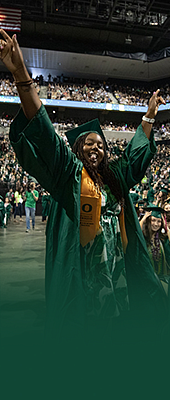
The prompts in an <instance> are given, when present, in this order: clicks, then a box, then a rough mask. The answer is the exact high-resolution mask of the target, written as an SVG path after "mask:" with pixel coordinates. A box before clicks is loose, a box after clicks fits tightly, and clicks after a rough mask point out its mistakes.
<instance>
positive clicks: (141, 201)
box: [134, 198, 146, 208]
mask: <svg viewBox="0 0 170 400" xmlns="http://www.w3.org/2000/svg"><path fill="white" fill-rule="evenodd" d="M145 203H146V201H144V200H143V199H142V198H139V199H138V201H137V202H136V204H134V206H135V208H139V207H143V205H144V204H145Z"/></svg>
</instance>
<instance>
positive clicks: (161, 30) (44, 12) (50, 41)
mask: <svg viewBox="0 0 170 400" xmlns="http://www.w3.org/2000/svg"><path fill="white" fill-rule="evenodd" d="M1 6H4V7H13V8H20V9H21V10H22V25H21V32H20V33H19V34H18V40H19V43H20V45H21V47H23V48H25V50H24V51H25V52H27V54H26V57H27V58H26V59H27V60H28V63H30V64H31V65H32V64H33V63H34V66H35V65H36V68H38V67H39V68H42V65H44V64H45V61H44V60H45V59H47V55H48V57H49V58H48V60H49V62H48V66H47V67H48V68H49V67H51V69H52V68H53V67H56V65H58V70H61V68H59V67H61V66H62V68H63V69H64V68H65V70H67V73H68V74H69V73H70V72H71V69H72V72H73V71H75V69H76V68H77V64H76V63H75V58H76V57H77V60H78V61H79V62H80V65H83V64H84V69H86V70H84V71H82V68H83V67H80V68H79V70H80V71H81V72H83V74H85V73H88V74H89V75H90V74H91V76H92V75H93V74H94V69H95V71H97V70H98V71H99V72H98V74H101V73H102V68H105V75H106V76H107V75H110V74H111V75H114V76H116V75H119V77H120V78H121V77H123V76H124V73H125V74H126V72H127V71H128V70H129V71H130V72H129V79H130V76H132V79H140V78H141V80H145V79H146V80H152V77H153V79H157V77H158V76H161V74H162V75H163V77H166V76H167V74H169V70H170V69H169V60H165V61H163V63H164V65H165V71H164V70H163V68H162V62H161V61H159V62H158V63H157V66H156V65H155V68H153V67H154V64H153V63H152V72H151V68H149V66H148V65H147V66H146V65H144V63H143V64H142V62H139V61H133V62H132V61H131V62H130V61H129V60H127V62H125V61H123V63H124V66H122V60H120V61H119V60H117V62H116V61H113V60H112V61H109V59H110V58H111V57H105V61H104V59H102V60H101V64H102V65H100V66H98V64H97V63H99V59H98V58H97V59H96V62H94V59H93V60H92V58H91V61H90V59H89V58H88V55H101V56H102V58H103V55H104V54H105V52H107V51H111V52H123V53H135V52H144V53H146V54H147V55H150V54H153V53H155V52H157V51H158V50H160V49H163V48H166V47H170V0H162V1H161V0H85V1H82V0H1ZM26 48H27V50H26ZM31 49H32V50H31ZM41 49H42V50H45V51H44V52H42V51H41ZM45 52H46V56H45ZM53 52H54V54H53ZM55 52H57V53H58V55H57V53H56V54H55ZM61 52H66V54H65V57H64V59H62V62H61V61H60V60H59V58H60V59H61ZM35 53H36V56H35ZM69 53H71V54H70V55H69ZM76 54H77V56H76ZM59 55H60V56H59ZM106 59H107V60H106ZM35 60H36V61H35ZM56 60H59V61H57V62H58V64H56ZM73 60H74V61H73ZM147 64H148V63H147ZM132 71H134V72H132ZM154 71H155V72H154ZM77 72H78V70H77Z"/></svg>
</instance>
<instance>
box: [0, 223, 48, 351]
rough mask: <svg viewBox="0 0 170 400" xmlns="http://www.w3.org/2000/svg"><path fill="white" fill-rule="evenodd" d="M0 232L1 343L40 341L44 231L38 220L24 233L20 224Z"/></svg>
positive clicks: (42, 224)
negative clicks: (33, 226) (32, 339)
mask: <svg viewBox="0 0 170 400" xmlns="http://www.w3.org/2000/svg"><path fill="white" fill-rule="evenodd" d="M17 218H18V220H17V221H18V222H17V223H14V220H13V216H12V218H11V221H10V222H9V224H8V226H7V228H3V229H2V228H0V328H1V343H6V344H8V343H9V344H10V343H12V342H13V341H14V342H15V343H17V342H18V343H20V342H22V340H23V342H25V341H29V340H31V337H32V338H33V337H34V340H35V339H36V340H37V342H39V341H41V338H42V337H43V332H44V321H45V311H46V306H45V227H46V224H45V223H42V222H41V216H36V218H35V229H34V230H32V229H31V230H30V232H29V233H26V223H25V217H23V222H19V217H18V216H17V217H16V219H17Z"/></svg>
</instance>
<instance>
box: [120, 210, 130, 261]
mask: <svg viewBox="0 0 170 400" xmlns="http://www.w3.org/2000/svg"><path fill="white" fill-rule="evenodd" d="M119 225H120V234H121V239H122V247H123V252H124V254H125V253H126V247H127V245H128V239H127V235H126V228H125V216H124V208H123V207H121V212H120V214H119Z"/></svg>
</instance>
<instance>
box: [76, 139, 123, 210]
mask: <svg viewBox="0 0 170 400" xmlns="http://www.w3.org/2000/svg"><path fill="white" fill-rule="evenodd" d="M90 133H93V132H87V133H85V134H84V135H82V136H80V137H79V138H78V139H77V140H76V141H75V143H74V145H73V148H72V151H73V153H74V154H76V156H77V158H79V160H81V161H82V163H83V165H84V168H85V169H86V171H87V172H88V174H89V176H90V178H91V179H92V180H93V182H94V183H95V184H96V185H99V186H100V187H101V188H102V187H104V185H107V186H108V187H109V189H110V191H111V193H112V194H113V195H114V196H115V197H116V199H117V201H119V202H121V203H122V204H124V201H123V195H122V190H121V187H120V183H119V181H118V179H116V177H115V175H114V173H113V171H111V169H110V168H109V162H108V157H107V150H106V144H105V141H104V140H103V145H104V157H103V160H102V161H101V163H100V165H99V167H98V168H93V167H92V166H91V165H90V164H89V163H88V161H87V160H86V159H85V157H84V153H83V146H84V143H85V140H86V138H87V136H89V135H90Z"/></svg>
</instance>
